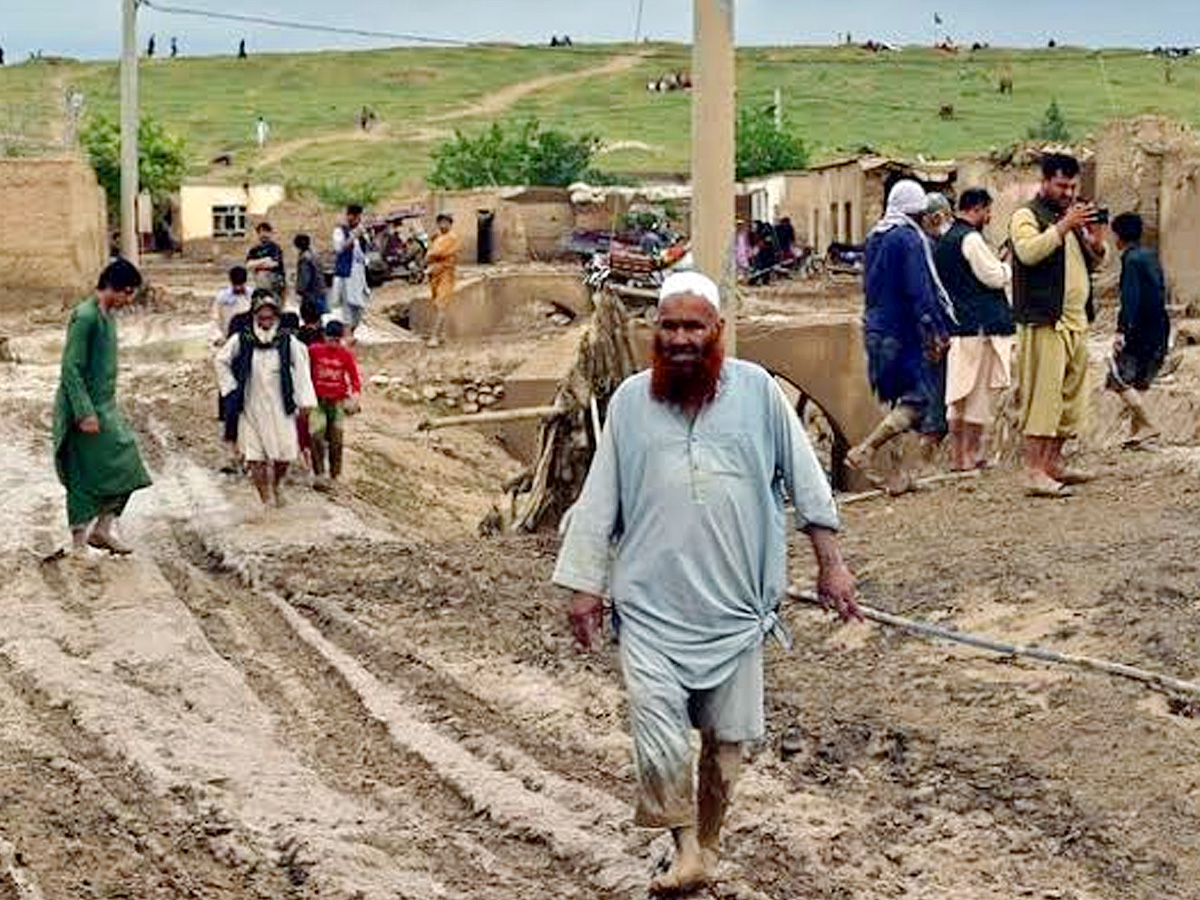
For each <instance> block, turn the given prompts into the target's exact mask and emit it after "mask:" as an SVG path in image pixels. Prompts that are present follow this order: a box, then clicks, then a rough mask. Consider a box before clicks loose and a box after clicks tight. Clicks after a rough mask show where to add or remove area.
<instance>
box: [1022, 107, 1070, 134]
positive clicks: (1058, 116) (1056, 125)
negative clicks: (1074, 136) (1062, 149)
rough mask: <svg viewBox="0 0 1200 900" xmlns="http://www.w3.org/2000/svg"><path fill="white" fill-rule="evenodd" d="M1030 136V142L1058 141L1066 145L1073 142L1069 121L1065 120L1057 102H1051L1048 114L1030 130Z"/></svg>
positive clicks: (1047, 110)
mask: <svg viewBox="0 0 1200 900" xmlns="http://www.w3.org/2000/svg"><path fill="white" fill-rule="evenodd" d="M1028 136H1029V139H1030V140H1034V141H1058V142H1059V143H1064V144H1065V143H1067V142H1068V141H1070V140H1071V132H1070V131H1069V130H1068V129H1067V120H1066V119H1065V118H1063V114H1062V110H1060V109H1059V108H1058V101H1057V100H1051V101H1050V105H1049V106H1047V107H1046V112H1045V114H1044V115H1043V116H1042V121H1041V122H1039V123H1038V124H1037V125H1036V126H1035V127H1033V128H1030V129H1029V131H1028Z"/></svg>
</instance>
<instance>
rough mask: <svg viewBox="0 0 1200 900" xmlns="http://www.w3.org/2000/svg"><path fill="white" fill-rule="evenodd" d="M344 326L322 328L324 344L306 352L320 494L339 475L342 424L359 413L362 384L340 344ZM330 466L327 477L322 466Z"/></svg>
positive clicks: (351, 358)
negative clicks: (312, 392) (313, 405)
mask: <svg viewBox="0 0 1200 900" xmlns="http://www.w3.org/2000/svg"><path fill="white" fill-rule="evenodd" d="M344 335H345V326H344V325H342V323H341V322H339V321H337V320H336V319H334V320H331V321H329V322H327V323H326V324H325V340H324V341H322V342H321V343H318V344H313V345H311V346H310V347H309V348H308V357H309V362H310V364H311V366H312V381H313V388H314V389H315V390H316V393H317V406H316V408H315V409H313V410H312V412H310V413H309V417H308V430H309V434H310V435H311V436H312V454H313V473H314V474H315V475H316V479H315V481H314V482H313V487H315V488H316V489H317V490H319V491H327V490H329V488H330V479H335V480H336V479H337V477H338V476H339V475H341V474H342V445H343V437H344V420H345V418H346V416H347V415H353V414H354V413H356V412H358V395H359V394H360V393H361V392H362V381H361V379H360V378H359V374H358V363H357V361H356V360H355V359H354V353H353V352H352V351H351V350H350V348H349V347H347V346H346V345H345V344H344V343H342V338H343V336H344ZM326 460H328V462H329V476H328V477H326V475H325V463H326Z"/></svg>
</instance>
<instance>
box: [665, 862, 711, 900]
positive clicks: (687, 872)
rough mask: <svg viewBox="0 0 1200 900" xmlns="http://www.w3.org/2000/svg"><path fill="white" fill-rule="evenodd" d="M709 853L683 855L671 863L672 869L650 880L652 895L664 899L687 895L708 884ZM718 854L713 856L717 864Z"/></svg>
mask: <svg viewBox="0 0 1200 900" xmlns="http://www.w3.org/2000/svg"><path fill="white" fill-rule="evenodd" d="M708 859H709V855H708V853H703V852H702V853H696V854H687V853H681V854H679V855H678V856H676V857H675V861H674V862H673V863H671V868H670V869H668V870H667V871H666V872H663V874H661V875H656V876H655V877H654V878H652V879H651V880H650V893H651V894H652V895H654V896H658V897H663V896H671V895H674V894H686V893H690V892H691V891H695V890H698V889H699V888H702V887H704V886H705V885H706V884H708V882H709V879H710V877H711V873H710V871H709V867H708ZM715 860H716V854H715V853H714V854H713V861H714V863H715Z"/></svg>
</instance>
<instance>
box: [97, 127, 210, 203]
mask: <svg viewBox="0 0 1200 900" xmlns="http://www.w3.org/2000/svg"><path fill="white" fill-rule="evenodd" d="M79 139H80V142H81V143H82V144H83V148H84V150H86V151H87V155H88V159H89V160H90V161H91V164H92V168H93V169H95V170H96V179H97V180H98V181H99V182H100V186H101V187H103V188H104V192H105V194H107V195H108V202H109V205H110V206H112V207H114V208H115V207H116V205H117V204H118V203H119V202H120V197H121V130H120V128H118V127H117V124H116V122H114V121H113V120H112V119H110V118H108V117H107V116H103V115H95V116H92V117H91V118H90V119H88V122H87V124H86V125H85V126H84V128H83V131H82V132H81V133H80V135H79ZM186 173H187V154H186V152H185V150H184V143H183V140H182V139H181V138H178V137H176V136H175V135H173V134H171V133H170V132H169V131H167V130H166V128H164V127H163V126H162V125H160V124H159V123H158V122H156V121H155V120H154V119H153V118H152V117H150V116H143V117H142V120H141V122H140V123H139V124H138V181H139V183H140V189H141V190H143V191H147V192H149V194H150V195H151V196H152V197H154V198H155V199H157V198H159V197H163V196H165V195H167V194H172V193H174V192H175V191H177V190H179V185H180V183H181V182H182V181H183V176H184V175H185V174H186Z"/></svg>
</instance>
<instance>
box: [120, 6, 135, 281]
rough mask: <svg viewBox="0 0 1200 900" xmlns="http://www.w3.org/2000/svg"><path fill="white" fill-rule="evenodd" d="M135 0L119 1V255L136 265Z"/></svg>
mask: <svg viewBox="0 0 1200 900" xmlns="http://www.w3.org/2000/svg"><path fill="white" fill-rule="evenodd" d="M137 195H138V46H137V0H121V255H122V256H124V257H125V258H126V259H127V260H129V261H130V262H131V263H133V264H134V265H137V264H138V258H139V255H140V254H139V252H138V251H139V248H138V231H137Z"/></svg>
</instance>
